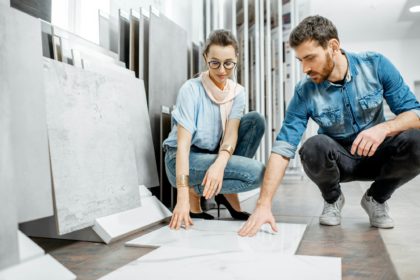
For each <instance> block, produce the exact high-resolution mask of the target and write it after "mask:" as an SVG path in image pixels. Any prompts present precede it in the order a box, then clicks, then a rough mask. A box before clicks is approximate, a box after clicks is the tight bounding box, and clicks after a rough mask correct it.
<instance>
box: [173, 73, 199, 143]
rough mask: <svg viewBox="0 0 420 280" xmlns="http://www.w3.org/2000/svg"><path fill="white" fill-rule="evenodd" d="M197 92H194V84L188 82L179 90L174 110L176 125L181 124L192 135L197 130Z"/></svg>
mask: <svg viewBox="0 0 420 280" xmlns="http://www.w3.org/2000/svg"><path fill="white" fill-rule="evenodd" d="M196 101H197V93H196V92H194V89H193V85H192V84H191V83H190V82H188V81H187V82H186V83H185V84H184V85H183V86H182V87H181V89H180V90H179V93H178V97H177V100H176V106H175V109H174V110H173V111H172V118H173V120H174V123H175V125H178V124H180V125H181V126H182V127H184V128H185V129H186V130H188V131H189V132H190V133H191V135H193V134H194V133H195V131H196V130H197V126H196V121H195V115H196V110H197V108H196V107H197V106H196V103H197V102H196Z"/></svg>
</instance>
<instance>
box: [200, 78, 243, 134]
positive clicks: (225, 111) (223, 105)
mask: <svg viewBox="0 0 420 280" xmlns="http://www.w3.org/2000/svg"><path fill="white" fill-rule="evenodd" d="M200 79H201V83H202V84H203V87H204V89H205V91H206V93H207V96H208V97H209V98H210V99H211V101H213V102H214V103H216V104H218V105H219V107H220V116H221V119H222V129H223V136H224V134H225V129H226V123H227V120H228V117H229V114H230V112H231V111H232V105H233V100H234V99H235V97H236V96H237V95H238V94H239V93H240V92H241V91H243V89H244V88H243V87H242V86H241V85H240V84H238V83H236V82H234V81H232V80H231V79H228V80H227V82H226V85H225V87H224V88H223V90H222V89H220V88H218V87H217V86H216V84H215V83H214V82H213V81H212V80H211V78H210V73H209V71H205V72H202V73H201V75H200ZM222 139H223V137H222Z"/></svg>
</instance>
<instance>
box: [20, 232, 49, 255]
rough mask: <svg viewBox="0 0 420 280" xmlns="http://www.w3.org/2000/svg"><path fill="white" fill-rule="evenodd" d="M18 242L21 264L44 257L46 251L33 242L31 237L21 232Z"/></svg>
mask: <svg viewBox="0 0 420 280" xmlns="http://www.w3.org/2000/svg"><path fill="white" fill-rule="evenodd" d="M18 241H19V260H20V262H25V261H28V260H32V259H34V258H37V257H42V256H43V255H44V254H45V252H44V250H43V249H42V248H41V247H39V246H38V244H36V243H35V242H33V241H32V240H31V239H30V238H29V237H27V236H26V235H25V234H23V233H22V232H20V231H19V232H18Z"/></svg>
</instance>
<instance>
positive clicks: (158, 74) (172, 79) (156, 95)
mask: <svg viewBox="0 0 420 280" xmlns="http://www.w3.org/2000/svg"><path fill="white" fill-rule="evenodd" d="M148 39H149V49H148V57H149V61H148V65H149V69H148V70H149V71H148V75H149V76H148V86H149V88H148V97H149V116H150V123H151V128H152V136H153V143H154V146H155V156H156V158H157V159H158V166H159V147H160V145H159V144H160V129H159V128H160V115H161V110H162V109H161V108H162V106H166V107H168V108H171V107H172V106H173V105H175V102H176V97H177V95H178V91H179V89H180V88H181V86H182V84H183V83H184V82H185V81H186V80H187V78H188V50H187V49H188V47H187V32H186V31H185V30H184V29H182V28H181V27H179V26H178V25H176V24H175V23H174V22H172V21H171V20H169V19H168V18H167V17H165V16H164V15H162V14H160V15H157V14H155V13H154V12H151V13H150V22H149V37H148ZM168 46H171V47H170V48H169V47H168ZM162 63H164V64H165V71H162ZM163 81H164V82H163Z"/></svg>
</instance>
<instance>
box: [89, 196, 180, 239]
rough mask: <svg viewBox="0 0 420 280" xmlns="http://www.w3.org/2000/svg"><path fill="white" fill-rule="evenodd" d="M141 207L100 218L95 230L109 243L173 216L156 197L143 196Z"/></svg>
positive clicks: (94, 227)
mask: <svg viewBox="0 0 420 280" xmlns="http://www.w3.org/2000/svg"><path fill="white" fill-rule="evenodd" d="M141 202H142V203H141V204H142V205H141V207H137V208H134V209H131V210H127V211H124V212H121V213H117V214H114V215H110V216H107V217H103V218H98V219H96V221H95V225H94V226H93V230H94V231H95V232H96V233H97V234H98V235H99V236H100V237H101V238H102V240H103V241H104V242H105V243H107V244H109V243H111V242H114V241H116V240H119V239H122V238H124V237H126V236H128V235H130V234H133V233H135V232H138V231H140V230H142V229H144V228H146V227H149V226H151V225H154V224H156V223H159V222H161V221H162V220H164V219H166V218H168V217H170V216H172V212H171V211H169V210H168V209H167V208H166V207H165V206H164V205H163V204H162V203H161V202H160V201H159V200H158V199H157V198H156V197H154V196H149V197H142V200H141Z"/></svg>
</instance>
